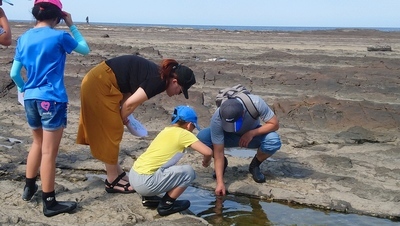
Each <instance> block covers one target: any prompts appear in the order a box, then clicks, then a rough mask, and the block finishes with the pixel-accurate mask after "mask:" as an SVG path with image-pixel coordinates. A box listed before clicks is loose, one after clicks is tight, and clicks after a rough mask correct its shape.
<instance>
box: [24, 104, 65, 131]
mask: <svg viewBox="0 0 400 226" xmlns="http://www.w3.org/2000/svg"><path fill="white" fill-rule="evenodd" d="M24 105H25V112H26V119H27V121H28V124H29V126H30V127H31V128H32V129H33V130H36V129H43V130H47V131H54V130H58V129H60V128H66V127H67V103H59V102H54V101H53V102H50V101H44V100H25V101H24Z"/></svg>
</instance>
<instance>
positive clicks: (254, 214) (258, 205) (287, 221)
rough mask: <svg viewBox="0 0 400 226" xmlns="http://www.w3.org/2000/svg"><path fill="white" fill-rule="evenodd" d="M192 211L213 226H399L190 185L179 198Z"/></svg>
mask: <svg viewBox="0 0 400 226" xmlns="http://www.w3.org/2000/svg"><path fill="white" fill-rule="evenodd" d="M179 199H188V200H190V202H191V206H190V208H189V210H190V211H191V212H192V213H193V214H194V215H196V216H198V217H201V218H203V219H205V220H206V221H207V222H209V223H210V224H213V225H246V226H250V225H351V226H353V225H365V226H368V225H371V226H372V225H373V226H375V225H380V226H386V225H400V222H393V221H391V220H388V219H382V218H376V217H370V216H362V215H357V214H343V213H336V212H329V211H321V210H314V209H311V208H304V207H299V206H288V205H284V204H279V203H271V202H266V201H261V200H259V199H254V198H247V197H244V196H234V195H227V196H226V197H224V198H223V199H220V198H216V196H215V195H214V194H213V192H211V191H207V190H202V189H199V188H194V187H189V188H187V189H186V191H185V192H184V193H183V194H182V195H181V196H180V197H179Z"/></svg>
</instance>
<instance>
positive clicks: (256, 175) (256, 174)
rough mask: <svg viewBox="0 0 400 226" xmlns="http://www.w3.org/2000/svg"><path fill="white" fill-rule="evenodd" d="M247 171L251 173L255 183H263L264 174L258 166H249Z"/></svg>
mask: <svg viewBox="0 0 400 226" xmlns="http://www.w3.org/2000/svg"><path fill="white" fill-rule="evenodd" d="M249 172H250V173H251V175H253V180H254V181H255V182H257V183H263V182H265V176H264V174H262V173H261V171H260V167H259V166H255V167H251V166H250V167H249Z"/></svg>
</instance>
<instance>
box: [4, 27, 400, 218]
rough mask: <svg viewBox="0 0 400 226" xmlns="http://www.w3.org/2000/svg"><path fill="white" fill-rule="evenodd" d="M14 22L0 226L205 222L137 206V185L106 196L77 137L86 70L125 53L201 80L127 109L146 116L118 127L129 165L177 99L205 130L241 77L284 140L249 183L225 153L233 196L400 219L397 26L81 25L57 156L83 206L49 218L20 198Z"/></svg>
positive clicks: (61, 186)
mask: <svg viewBox="0 0 400 226" xmlns="http://www.w3.org/2000/svg"><path fill="white" fill-rule="evenodd" d="M11 25H12V32H13V45H11V46H10V47H3V46H0V75H1V76H0V91H1V92H0V105H1V108H0V109H1V110H0V175H1V179H0V186H1V188H2V189H1V190H0V201H1V202H0V224H2V225H27V224H35V225H103V224H104V225H106V224H112V225H129V224H137V225H182V224H191V225H206V224H207V222H205V221H204V220H202V219H201V218H196V217H193V216H190V215H188V214H173V215H170V216H168V217H160V216H159V215H158V214H157V212H156V211H155V210H152V209H147V208H145V207H143V206H142V204H141V199H140V196H139V195H138V194H130V195H122V194H107V193H106V192H105V190H104V174H105V171H104V166H103V164H101V163H100V162H99V161H97V160H96V159H94V158H93V157H92V156H91V154H90V150H89V147H87V146H82V145H77V144H75V139H76V133H77V126H78V121H79V109H80V100H79V87H80V84H81V80H82V78H83V77H84V76H85V74H86V72H87V71H89V70H90V69H91V68H92V67H94V66H95V65H97V64H98V63H100V62H101V61H103V60H105V59H109V58H112V57H115V56H120V55H124V54H137V55H140V56H143V57H145V58H147V59H150V60H153V61H154V62H157V63H158V62H159V61H160V60H161V59H162V58H174V59H176V60H178V61H179V62H181V63H183V64H185V65H187V66H189V67H190V68H192V69H193V71H194V72H195V74H196V79H197V83H196V84H195V85H194V86H193V87H192V88H191V89H190V90H189V95H190V99H189V100H186V99H185V98H184V97H183V96H182V95H181V96H176V97H172V98H169V97H168V96H167V95H166V94H165V93H164V94H161V95H158V96H156V97H154V98H152V99H151V100H149V101H147V102H145V103H144V104H143V105H142V106H140V107H139V108H137V109H136V110H135V112H134V116H135V118H136V119H138V120H139V121H141V122H142V123H143V124H144V125H145V127H146V128H147V129H148V131H149V136H148V137H145V138H137V137H134V136H132V135H131V134H129V132H128V131H127V129H125V133H124V138H123V141H122V143H121V151H120V160H121V165H122V166H123V167H124V168H125V170H126V171H129V169H130V167H131V166H132V164H133V162H134V161H135V159H136V158H137V157H138V156H139V155H140V154H141V153H143V151H144V150H145V149H146V147H147V146H148V144H149V142H150V141H151V140H152V139H153V138H154V137H155V135H156V134H157V133H158V132H159V131H160V130H161V128H163V127H164V126H166V125H168V122H169V120H170V117H171V116H170V114H171V112H172V110H173V108H174V107H175V106H176V105H180V104H188V105H191V106H193V107H194V108H195V109H196V111H197V113H198V115H199V124H200V126H201V127H202V128H204V127H207V126H208V124H209V120H210V117H211V115H212V114H213V112H214V111H215V109H216V106H215V102H214V100H215V95H216V94H217V92H218V90H220V89H222V88H225V87H229V86H233V85H236V84H239V83H240V84H243V85H244V86H246V87H247V88H248V89H250V90H252V92H253V93H254V94H257V95H260V96H262V97H263V98H264V99H265V100H266V102H267V103H268V104H269V105H270V106H271V107H272V109H273V110H274V112H275V114H276V115H277V116H278V118H279V121H280V129H279V131H278V132H279V134H280V135H281V138H282V141H283V146H282V148H281V150H280V151H278V152H277V153H276V154H275V155H274V156H273V157H272V159H270V160H269V161H265V162H264V163H263V164H262V165H261V169H262V172H263V173H264V174H265V175H266V178H267V182H266V183H263V184H257V183H255V182H254V181H253V180H252V178H251V176H250V174H249V173H248V164H249V163H250V161H251V158H252V154H248V156H251V157H240V156H237V155H227V157H228V160H229V166H228V168H227V171H226V174H225V182H226V187H227V189H228V192H229V193H231V194H240V195H246V196H251V197H258V198H262V199H266V200H270V201H277V202H278V201H279V202H284V203H285V202H289V203H298V204H302V205H305V206H311V207H317V208H321V209H325V210H333V211H338V212H344V213H358V214H363V215H369V216H376V217H381V218H389V219H394V220H400V208H399V205H400V141H399V139H398V137H399V135H400V130H399V128H400V92H399V86H400V73H399V72H400V66H399V61H398V59H399V58H400V43H399V42H398V40H400V32H380V31H375V30H354V29H342V30H327V31H306V32H283V31H279V32H278V31H275V32H272V31H263V32H261V31H227V30H219V29H213V30H194V29H175V28H166V27H107V26H99V25H87V24H78V28H79V30H80V31H81V33H82V34H83V36H84V37H85V39H86V40H87V42H88V44H89V46H90V48H91V52H90V54H89V55H88V56H81V55H79V54H76V53H72V54H71V55H69V56H68V57H67V62H66V69H65V70H66V71H65V84H66V87H67V90H68V94H69V112H68V127H67V128H66V130H65V132H64V135H63V139H62V141H61V146H60V150H59V156H58V159H57V175H56V193H57V198H58V199H59V200H76V201H77V202H78V203H79V204H78V208H77V210H76V211H74V212H73V213H72V214H61V215H59V216H56V217H52V218H46V217H44V216H43V215H42V209H41V208H42V201H41V194H40V192H39V193H38V194H37V195H35V196H34V198H33V199H32V200H31V201H30V202H25V201H23V200H22V199H21V193H22V188H23V185H24V180H25V166H26V156H27V153H28V148H29V146H30V143H31V142H32V139H31V132H30V129H29V127H28V125H27V123H26V120H25V116H24V109H23V107H22V106H21V105H20V104H19V103H18V100H17V94H16V88H15V87H14V85H13V83H12V81H11V79H10V77H9V72H10V68H11V63H12V59H13V56H14V51H15V41H16V39H17V38H18V37H19V36H20V35H21V34H22V33H23V32H25V31H26V30H27V29H29V28H30V27H32V24H27V23H11ZM58 29H65V30H66V29H67V27H66V26H63V25H61V26H59V27H58ZM381 45H389V46H391V48H392V51H368V50H367V48H368V47H370V46H381ZM240 151H242V152H243V153H252V152H251V151H249V150H244V149H243V150H240ZM201 160H202V158H201V156H200V155H199V154H197V153H194V152H192V151H191V150H188V153H187V154H186V155H185V157H184V158H183V159H182V160H181V163H189V164H191V165H192V166H193V167H194V168H195V170H196V173H197V178H196V180H195V182H194V184H193V186H195V187H199V188H204V189H208V190H213V189H214V188H215V181H214V179H213V178H212V172H213V164H211V166H210V167H208V168H203V167H202V166H201ZM39 185H40V180H39ZM39 190H40V189H39Z"/></svg>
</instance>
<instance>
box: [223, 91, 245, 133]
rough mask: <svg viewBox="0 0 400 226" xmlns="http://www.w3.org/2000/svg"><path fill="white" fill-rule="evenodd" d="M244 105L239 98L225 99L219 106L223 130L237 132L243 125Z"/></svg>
mask: <svg viewBox="0 0 400 226" xmlns="http://www.w3.org/2000/svg"><path fill="white" fill-rule="evenodd" d="M243 113H244V107H243V105H242V103H240V102H239V100H237V99H235V98H233V99H227V100H225V101H224V102H222V104H221V106H220V107H219V115H220V117H221V121H222V129H223V130H224V131H225V132H228V133H233V132H238V131H239V130H240V128H242V125H243Z"/></svg>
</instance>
